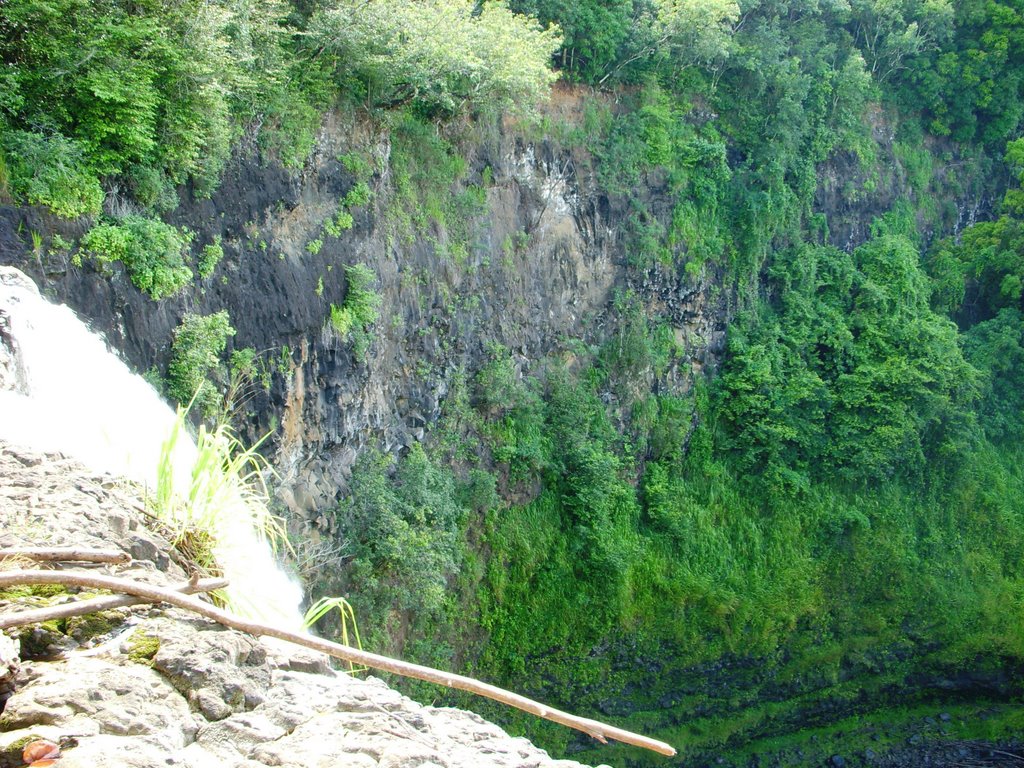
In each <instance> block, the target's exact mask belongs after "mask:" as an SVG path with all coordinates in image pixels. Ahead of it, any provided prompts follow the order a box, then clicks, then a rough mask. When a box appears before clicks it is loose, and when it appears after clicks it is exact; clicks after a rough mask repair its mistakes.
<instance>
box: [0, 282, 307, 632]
mask: <svg viewBox="0 0 1024 768" xmlns="http://www.w3.org/2000/svg"><path fill="white" fill-rule="evenodd" d="M176 422H177V416H176V414H175V412H174V411H173V410H172V409H171V408H170V406H168V405H167V404H166V403H165V402H164V401H163V400H162V399H161V398H160V396H159V395H158V394H157V392H156V391H155V390H154V389H153V387H151V386H150V385H149V384H148V383H147V382H146V381H145V380H143V379H142V378H141V377H139V376H136V375H135V374H133V373H132V372H131V371H130V370H128V367H127V366H126V365H125V364H124V363H123V362H122V361H121V360H120V359H119V358H118V357H117V356H116V355H115V354H113V353H111V352H110V351H109V350H108V349H107V346H106V344H105V343H104V341H103V339H101V338H100V337H99V336H97V335H96V334H94V333H92V332H91V331H90V330H89V329H88V328H87V327H86V326H85V325H84V324H83V323H82V322H81V320H79V319H78V317H77V316H76V315H75V313H74V312H72V311H71V310H70V309H69V308H68V307H66V306H62V305H55V304H51V303H50V302H48V301H46V300H45V299H43V298H42V297H41V296H40V295H39V291H38V289H37V288H36V286H35V284H34V283H33V282H32V281H31V280H30V279H29V278H28V277H27V276H25V275H24V274H23V273H21V272H19V271H18V270H16V269H13V268H8V267H0V438H3V439H5V440H7V441H9V442H11V443H17V444H21V445H25V446H30V447H32V448H34V449H36V450H40V451H49V452H60V453H62V454H64V455H66V456H70V457H73V458H75V459H77V460H79V461H81V462H82V463H83V464H84V465H86V466H87V467H89V468H90V469H92V470H94V471H97V472H107V473H110V474H112V475H117V476H122V477H126V478H128V479H130V480H134V481H136V482H137V483H139V484H141V485H143V486H144V487H149V488H155V487H156V480H157V466H158V464H159V461H160V453H161V448H162V446H163V444H164V442H165V441H167V440H168V439H169V438H170V437H171V435H172V433H173V432H174V429H175V424H176ZM197 455H198V454H197V450H196V445H195V442H194V441H193V440H192V439H191V438H190V437H187V436H178V439H177V440H175V441H174V450H173V454H172V456H173V461H172V463H173V466H174V486H175V488H176V489H179V490H180V491H181V492H182V494H183V495H184V493H185V490H186V489H187V488H188V485H189V483H190V482H191V475H192V467H193V465H194V464H195V461H196V458H197ZM217 527H218V531H219V543H218V545H217V547H216V548H215V550H214V553H215V555H216V557H217V560H218V564H219V565H220V566H221V568H222V569H223V571H224V575H225V577H226V578H227V579H229V580H230V582H231V585H232V586H231V587H230V588H229V590H230V591H231V592H233V594H231V595H230V600H231V604H232V606H236V607H237V609H238V610H239V612H244V613H245V614H247V615H248V616H249V617H250V618H253V619H258V620H261V621H267V622H270V623H274V624H276V625H278V626H284V627H287V628H289V629H296V628H297V627H299V626H301V619H300V615H299V603H300V601H301V597H302V594H301V589H300V587H299V586H298V585H297V584H295V583H294V582H293V581H292V580H290V579H289V578H288V576H287V575H286V574H285V573H284V572H283V571H282V570H281V569H280V568H279V567H278V565H277V563H276V562H275V560H274V557H273V553H272V552H271V550H270V547H269V546H268V545H267V544H266V543H265V542H264V541H263V540H262V538H261V537H260V536H258V535H257V533H256V532H255V531H254V530H253V529H252V527H251V525H249V523H248V520H247V519H244V518H238V519H226V520H220V521H218V526H217Z"/></svg>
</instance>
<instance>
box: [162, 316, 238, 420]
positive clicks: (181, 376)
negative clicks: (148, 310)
mask: <svg viewBox="0 0 1024 768" xmlns="http://www.w3.org/2000/svg"><path fill="white" fill-rule="evenodd" d="M234 335H235V329H234V328H232V327H231V320H230V318H229V317H228V313H227V311H226V310H221V311H220V312H215V313H214V314H212V315H193V314H187V315H185V317H184V318H183V319H182V321H181V325H179V326H178V327H177V328H175V329H174V340H173V341H172V343H171V360H170V363H169V364H168V366H167V394H168V395H169V396H170V397H171V398H173V399H174V400H175V401H177V402H178V403H179V404H181V405H188V404H189V403H192V402H195V407H196V412H197V413H199V414H201V415H202V416H204V417H209V416H211V415H213V414H214V413H216V412H217V411H218V408H219V407H220V405H221V400H222V398H221V394H220V392H219V391H218V388H217V387H218V384H219V383H222V381H223V379H224V370H223V365H222V363H221V356H222V355H223V354H224V350H225V348H226V347H227V343H228V338H229V337H231V336H234Z"/></svg>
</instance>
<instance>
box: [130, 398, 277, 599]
mask: <svg viewBox="0 0 1024 768" xmlns="http://www.w3.org/2000/svg"><path fill="white" fill-rule="evenodd" d="M187 414H188V409H186V408H181V407H179V408H178V417H177V419H176V421H175V423H174V426H173V428H172V430H171V433H170V435H169V436H168V438H167V440H166V441H164V443H163V445H162V446H161V451H160V460H159V466H158V468H157V484H156V488H155V489H154V493H153V495H152V496H151V498H150V499H149V502H150V507H151V511H152V514H153V515H154V516H155V517H156V518H157V519H158V520H159V521H160V522H161V523H162V524H163V525H164V526H165V529H166V533H167V534H168V537H169V538H170V540H171V542H172V543H173V544H174V546H175V548H176V549H177V550H178V551H179V553H180V554H181V555H182V556H183V557H184V558H185V559H186V560H187V561H188V562H189V563H190V564H192V565H194V566H195V567H196V568H197V569H199V570H201V571H204V572H206V573H208V574H210V575H218V574H220V572H221V568H220V564H219V563H218V559H217V553H218V550H220V549H221V548H222V547H224V546H225V545H228V544H231V543H233V539H234V538H235V537H237V536H238V535H239V533H240V532H241V531H252V532H254V533H255V535H256V536H257V538H258V539H259V540H261V541H264V542H266V543H267V544H269V546H270V548H271V549H272V550H273V551H274V552H276V551H277V550H278V548H279V547H287V546H288V543H287V538H286V535H285V529H284V525H283V523H282V521H281V520H280V519H279V518H277V517H275V516H274V515H273V514H271V512H270V509H269V506H268V501H269V493H268V491H267V485H266V481H265V479H264V473H265V472H266V471H268V466H267V463H266V460H265V459H264V458H263V457H262V456H260V454H259V453H258V452H257V449H258V448H259V446H260V444H261V443H262V442H263V440H262V439H261V440H259V441H258V442H256V443H255V444H254V445H252V446H248V447H247V446H245V445H244V444H243V443H242V442H241V441H240V440H239V439H238V438H237V437H236V436H235V434H234V432H233V431H232V430H231V428H230V427H229V426H228V425H226V424H220V425H218V426H216V427H214V428H212V429H207V427H206V425H201V426H200V427H199V432H198V434H197V436H196V446H195V451H194V453H192V452H191V451H189V448H190V446H188V445H187V441H186V440H185V439H184V438H183V435H182V433H183V432H184V430H185V429H186V421H187ZM264 439H265V438H264ZM186 457H187V458H189V460H191V466H190V467H189V468H188V471H187V474H186V473H184V472H182V471H181V469H183V468H182V467H181V466H180V464H181V463H184V461H183V460H184V459H185V458H186ZM245 586H246V585H244V584H232V585H230V586H229V587H228V588H227V590H224V591H222V592H220V593H218V594H217V598H218V600H220V601H221V602H222V603H223V604H225V605H227V606H228V607H231V608H233V609H235V610H237V609H239V607H240V606H241V604H242V603H244V602H245V600H244V598H242V592H241V590H243V589H244V588H245Z"/></svg>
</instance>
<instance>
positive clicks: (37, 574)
mask: <svg viewBox="0 0 1024 768" xmlns="http://www.w3.org/2000/svg"><path fill="white" fill-rule="evenodd" d="M25 584H62V585H72V586H80V587H92V588H94V589H109V590H111V591H113V592H125V593H127V594H130V595H135V596H137V597H144V598H146V599H147V600H150V601H152V602H164V603H170V604H171V605H174V606H177V607H178V608H183V609H185V610H187V611H193V612H195V613H198V614H199V615H200V616H205V617H206V618H208V619H212V620H213V621H216V622H218V623H220V624H223V625H224V626H226V627H231V628H232V629H237V630H239V631H241V632H247V633H249V634H251V635H266V636H268V637H276V638H278V639H279V640H286V641H287V642H290V643H295V644H296V645H301V646H304V647H306V648H312V649H313V650H315V651H320V652H321V653H326V654H328V655H330V656H334V657H335V658H338V659H344V660H345V661H351V662H354V663H356V664H362V665H364V666H367V667H373V668H374V669H379V670H383V671H385V672H392V673H394V674H396V675H402V676H403V677H413V678H416V679H417V680H425V681H427V682H428V683H436V684H437V685H443V686H446V687H448V688H458V689H459V690H462V691H468V692H470V693H475V694H477V695H479V696H484V697H486V698H488V699H493V700H494V701H499V702H501V703H502V704H507V705H509V706H511V707H515V708H517V709H521V710H523V711H524V712H529V713H530V714H533V715H537V716H538V717H542V718H544V719H546V720H552V721H554V722H556V723H560V724H561V725H565V726H568V727H569V728H575V729H576V730H578V731H583V732H584V733H586V734H589V735H590V736H592V737H593V738H595V739H597V740H598V741H600V742H602V743H605V742H606V741H607V740H608V739H614V740H615V741H621V742H623V743H625V744H632V745H633V746H636V747H642V748H643V749H649V750H652V751H653V752H657V753H659V754H662V755H669V756H672V755H675V754H676V750H675V749H674V748H673V747H672V746H671V745H669V744H666V743H665V742H663V741H657V740H655V739H650V738H648V737H646V736H641V735H639V734H636V733H632V732H630V731H626V730H623V729H622V728H616V727H615V726H611V725H606V724H605V723H601V722H599V721H597V720H591V719H589V718H585V717H577V716H576V715H571V714H569V713H568V712H563V711H561V710H558V709H553V708H552V707H548V706H545V705H544V704H541V703H539V702H536V701H533V700H532V699H528V698H526V697H525V696H520V695H519V694H517V693H512V692H511V691H506V690H504V689H502V688H498V687H497V686H494V685H490V684H488V683H484V682H481V681H480V680H475V679H473V678H471V677H464V676H462V675H456V674H453V673H450V672H442V671H440V670H437V669H432V668H431V667H424V666H421V665H419V664H412V663H410V662H407V661H399V660H398V659H391V658H388V657H387V656H380V655H378V654H376V653H370V652H368V651H360V650H357V649H356V648H350V647H348V646H347V645H341V644H340V643H332V642H330V641H329V640H323V639H321V638H319V637H312V636H311V635H302V634H299V633H297V632H289V631H287V630H284V629H278V628H277V627H272V626H269V625H267V624H260V623H258V622H253V621H248V620H246V619H240V618H238V617H237V616H232V615H231V614H229V613H227V612H226V611H222V610H221V609H219V608H215V607H213V606H212V605H208V604H206V603H203V602H201V601H200V600H198V599H196V598H194V597H188V596H186V595H182V594H180V593H178V592H174V591H173V590H170V589H166V588H164V587H154V586H152V585H150V584H140V583H138V582H134V581H129V580H128V579H121V578H116V577H113V576H101V575H99V574H96V575H93V574H83V573H69V572H67V571H30V570H24V571H8V572H0V588H2V587H12V586H19V585H25Z"/></svg>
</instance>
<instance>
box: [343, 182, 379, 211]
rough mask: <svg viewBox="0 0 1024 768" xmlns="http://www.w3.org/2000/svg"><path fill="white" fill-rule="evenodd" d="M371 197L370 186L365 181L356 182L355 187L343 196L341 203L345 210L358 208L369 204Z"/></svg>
mask: <svg viewBox="0 0 1024 768" xmlns="http://www.w3.org/2000/svg"><path fill="white" fill-rule="evenodd" d="M372 196H373V193H372V192H371V191H370V185H369V184H367V183H366V182H365V181H358V182H356V184H355V186H353V187H352V189H350V190H349V191H348V192H347V193H346V194H345V199H344V201H343V203H344V205H345V207H347V208H359V207H360V206H363V205H366V204H367V203H369V202H370V198H371V197H372Z"/></svg>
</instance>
